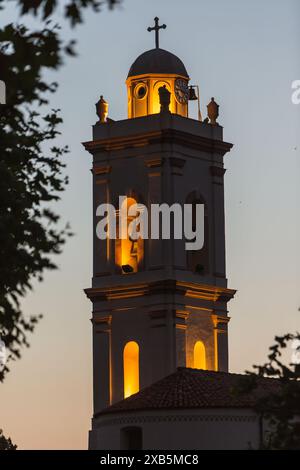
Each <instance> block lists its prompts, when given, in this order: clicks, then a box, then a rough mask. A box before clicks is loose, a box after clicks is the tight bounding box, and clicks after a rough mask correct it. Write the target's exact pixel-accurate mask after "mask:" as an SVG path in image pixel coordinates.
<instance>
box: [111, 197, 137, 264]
mask: <svg viewBox="0 0 300 470" xmlns="http://www.w3.org/2000/svg"><path fill="white" fill-rule="evenodd" d="M133 204H137V201H136V200H135V199H134V198H132V197H127V198H126V200H125V201H124V202H123V205H122V210H125V211H127V213H128V210H129V208H130V206H132V205H133ZM133 219H134V217H130V216H127V228H126V234H127V237H126V238H121V239H120V238H119V239H118V240H116V245H115V246H116V250H115V251H116V252H115V260H116V264H117V265H119V266H125V265H129V266H131V268H132V272H134V273H136V272H137V271H138V270H139V267H141V265H142V263H143V259H144V240H143V239H141V238H139V239H138V240H131V239H130V238H129V236H128V227H129V224H130V223H131V222H132V221H133ZM118 224H120V222H118Z"/></svg>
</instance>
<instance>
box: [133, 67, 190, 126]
mask: <svg viewBox="0 0 300 470" xmlns="http://www.w3.org/2000/svg"><path fill="white" fill-rule="evenodd" d="M176 79H181V80H185V81H187V82H188V79H187V77H183V76H180V75H174V74H151V73H149V74H145V75H137V76H135V77H129V78H128V79H127V81H126V84H127V96H128V118H129V119H131V118H136V117H141V116H149V114H157V113H159V112H160V102H159V94H158V89H159V88H160V87H161V86H163V85H166V87H167V89H168V90H169V91H170V93H171V97H170V98H171V101H170V112H171V113H173V114H179V115H181V116H185V117H187V116H188V102H186V103H180V102H179V101H177V99H176V97H175V82H176Z"/></svg>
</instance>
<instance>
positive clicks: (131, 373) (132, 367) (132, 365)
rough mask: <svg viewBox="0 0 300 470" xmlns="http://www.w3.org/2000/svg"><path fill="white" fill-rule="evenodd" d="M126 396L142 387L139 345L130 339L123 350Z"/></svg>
mask: <svg viewBox="0 0 300 470" xmlns="http://www.w3.org/2000/svg"><path fill="white" fill-rule="evenodd" d="M123 369H124V398H127V397H130V395H133V394H134V393H137V392H138V391H139V388H140V377H139V375H140V373H139V345H138V344H137V343H136V342H135V341H129V342H128V343H127V344H126V345H125V347H124V352H123Z"/></svg>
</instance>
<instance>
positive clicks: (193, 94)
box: [189, 86, 198, 101]
mask: <svg viewBox="0 0 300 470" xmlns="http://www.w3.org/2000/svg"><path fill="white" fill-rule="evenodd" d="M197 99H198V96H197V95H196V92H195V88H194V87H193V86H189V100H190V101H196V100H197Z"/></svg>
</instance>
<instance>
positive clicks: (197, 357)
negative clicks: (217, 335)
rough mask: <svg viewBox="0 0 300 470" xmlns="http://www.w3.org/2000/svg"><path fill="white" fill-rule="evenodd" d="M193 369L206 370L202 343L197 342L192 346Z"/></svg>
mask: <svg viewBox="0 0 300 470" xmlns="http://www.w3.org/2000/svg"><path fill="white" fill-rule="evenodd" d="M194 369H203V370H206V352H205V346H204V344H203V343H202V341H197V342H196V344H195V346H194Z"/></svg>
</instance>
